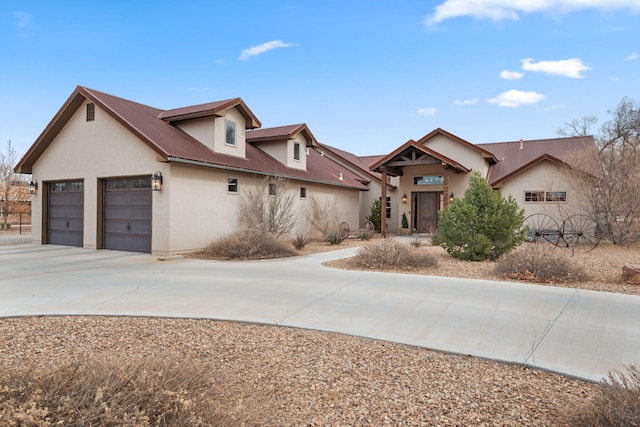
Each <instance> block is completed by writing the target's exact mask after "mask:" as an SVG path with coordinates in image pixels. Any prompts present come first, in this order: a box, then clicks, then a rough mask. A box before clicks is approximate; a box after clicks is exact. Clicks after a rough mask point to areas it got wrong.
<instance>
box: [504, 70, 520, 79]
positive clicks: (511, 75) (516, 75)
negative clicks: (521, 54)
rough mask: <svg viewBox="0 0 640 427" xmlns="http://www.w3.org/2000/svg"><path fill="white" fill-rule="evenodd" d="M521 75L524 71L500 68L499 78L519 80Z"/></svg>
mask: <svg viewBox="0 0 640 427" xmlns="http://www.w3.org/2000/svg"><path fill="white" fill-rule="evenodd" d="M522 76H524V73H521V72H519V71H509V70H502V71H501V72H500V78H501V79H505V80H520V79H521V78H522Z"/></svg>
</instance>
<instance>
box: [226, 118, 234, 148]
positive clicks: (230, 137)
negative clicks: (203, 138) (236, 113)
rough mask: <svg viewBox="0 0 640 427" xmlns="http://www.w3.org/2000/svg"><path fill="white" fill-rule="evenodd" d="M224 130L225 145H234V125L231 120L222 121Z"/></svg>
mask: <svg viewBox="0 0 640 427" xmlns="http://www.w3.org/2000/svg"><path fill="white" fill-rule="evenodd" d="M224 129H225V138H226V139H225V144H227V145H233V146H234V147H235V145H236V123H235V122H232V121H231V120H225V121H224Z"/></svg>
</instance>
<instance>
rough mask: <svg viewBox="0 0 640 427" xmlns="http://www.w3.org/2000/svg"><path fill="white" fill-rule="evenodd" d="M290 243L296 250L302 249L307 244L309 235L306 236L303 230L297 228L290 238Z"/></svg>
mask: <svg viewBox="0 0 640 427" xmlns="http://www.w3.org/2000/svg"><path fill="white" fill-rule="evenodd" d="M291 243H292V244H293V247H294V248H296V249H297V250H300V249H303V248H304V247H305V246H307V243H309V236H307V234H306V233H304V232H303V231H300V230H298V231H296V234H295V236H294V237H293V239H292V240H291Z"/></svg>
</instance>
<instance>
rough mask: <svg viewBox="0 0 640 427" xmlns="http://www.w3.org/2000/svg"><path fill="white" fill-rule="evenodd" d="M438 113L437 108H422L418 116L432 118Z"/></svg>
mask: <svg viewBox="0 0 640 427" xmlns="http://www.w3.org/2000/svg"><path fill="white" fill-rule="evenodd" d="M437 112H438V109H437V108H434V107H429V108H420V109H419V110H418V114H419V115H421V116H424V117H430V116H433V115H435V114H436V113H437Z"/></svg>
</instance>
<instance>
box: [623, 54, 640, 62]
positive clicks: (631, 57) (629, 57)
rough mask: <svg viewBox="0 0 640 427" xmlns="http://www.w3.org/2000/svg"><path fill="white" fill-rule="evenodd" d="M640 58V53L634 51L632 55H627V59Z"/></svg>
mask: <svg viewBox="0 0 640 427" xmlns="http://www.w3.org/2000/svg"><path fill="white" fill-rule="evenodd" d="M638 58H640V55H638V54H637V53H636V52H633V53H632V54H631V55H629V56H627V58H626V59H627V61H633V60H634V59H638Z"/></svg>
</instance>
